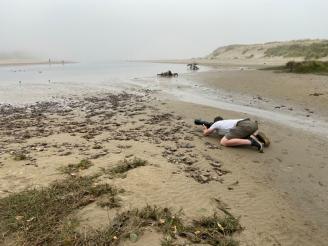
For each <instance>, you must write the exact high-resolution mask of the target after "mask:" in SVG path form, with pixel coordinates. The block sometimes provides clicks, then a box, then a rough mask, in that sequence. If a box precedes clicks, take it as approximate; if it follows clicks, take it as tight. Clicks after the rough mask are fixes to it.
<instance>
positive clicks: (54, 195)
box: [0, 176, 242, 246]
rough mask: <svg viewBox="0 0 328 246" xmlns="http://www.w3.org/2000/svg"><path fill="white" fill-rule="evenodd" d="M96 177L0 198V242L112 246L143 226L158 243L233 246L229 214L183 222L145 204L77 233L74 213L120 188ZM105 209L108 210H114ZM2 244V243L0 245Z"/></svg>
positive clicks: (235, 225)
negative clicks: (151, 230)
mask: <svg viewBox="0 0 328 246" xmlns="http://www.w3.org/2000/svg"><path fill="white" fill-rule="evenodd" d="M96 179H97V177H96V176H86V177H74V178H69V179H65V180H61V181H57V182H55V183H53V184H51V185H50V186H49V187H47V188H42V189H29V190H25V191H22V192H19V193H14V194H11V195H9V196H8V197H5V198H2V199H0V219H1V220H0V233H1V237H0V243H3V244H5V243H8V240H9V243H12V242H15V245H118V244H119V243H121V242H122V241H124V240H133V241H136V240H138V239H139V238H140V237H141V236H142V234H143V232H144V230H145V229H146V228H150V227H152V228H154V229H155V230H157V231H158V232H159V233H161V234H162V235H163V240H162V245H176V244H175V242H176V240H178V239H179V238H180V239H185V240H187V241H189V242H191V243H201V244H209V245H226V246H227V245H230V246H235V245H238V242H237V241H235V240H234V239H233V237H232V236H233V234H234V233H235V232H238V231H241V230H242V227H241V226H240V224H239V219H236V218H234V217H233V216H232V215H230V214H225V216H224V217H219V216H218V215H217V214H216V213H214V214H213V216H208V217H202V218H200V219H195V220H193V221H192V222H191V223H189V224H186V223H185V222H184V221H183V219H182V215H183V213H182V211H181V210H180V211H178V212H176V213H174V212H173V211H172V209H169V208H161V207H157V206H150V205H146V206H145V207H143V208H139V209H137V208H135V209H131V210H127V211H124V212H121V213H119V214H117V215H116V216H115V217H114V218H113V219H110V221H109V222H108V225H107V226H104V227H102V228H99V229H91V228H90V229H88V231H87V232H84V233H83V234H81V233H79V232H78V231H77V227H78V226H79V220H78V218H77V217H76V215H75V214H76V212H77V211H78V210H79V209H81V208H83V207H85V206H87V205H88V204H90V203H93V202H95V201H96V199H97V198H101V197H102V196H103V195H107V196H109V197H111V198H113V200H114V201H115V199H116V196H117V194H119V193H120V190H118V189H116V188H113V187H112V186H109V185H108V184H96ZM113 205H114V206H108V207H110V208H112V207H115V206H116V204H115V203H114V204H113ZM6 240H7V241H6Z"/></svg>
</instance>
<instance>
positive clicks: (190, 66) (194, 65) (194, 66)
mask: <svg viewBox="0 0 328 246" xmlns="http://www.w3.org/2000/svg"><path fill="white" fill-rule="evenodd" d="M187 66H188V68H189V69H190V70H198V69H199V67H198V64H197V63H190V64H188V65H187Z"/></svg>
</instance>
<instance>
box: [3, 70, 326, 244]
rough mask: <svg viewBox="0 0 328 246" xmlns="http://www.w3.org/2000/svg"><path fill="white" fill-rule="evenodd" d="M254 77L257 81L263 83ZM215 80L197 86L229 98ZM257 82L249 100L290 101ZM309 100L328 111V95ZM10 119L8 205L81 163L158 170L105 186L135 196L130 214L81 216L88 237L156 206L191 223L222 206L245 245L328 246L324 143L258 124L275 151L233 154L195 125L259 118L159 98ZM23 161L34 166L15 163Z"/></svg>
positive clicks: (47, 106) (66, 106) (13, 112)
mask: <svg viewBox="0 0 328 246" xmlns="http://www.w3.org/2000/svg"><path fill="white" fill-rule="evenodd" d="M241 72H243V71H241ZM247 72H250V75H249V76H255V75H253V73H256V72H254V71H247ZM259 73H260V74H261V76H263V77H264V78H267V77H266V76H268V77H270V76H272V77H274V74H272V75H270V74H271V72H268V73H267V75H265V74H263V75H262V72H259ZM263 73H264V72H263ZM209 74H210V75H209ZM208 76H210V77H208ZM213 76H221V73H219V74H217V72H207V74H196V75H193V76H192V77H189V79H191V80H194V81H199V82H201V83H206V84H207V85H208V86H210V87H213V88H217V87H220V88H221V82H220V81H221V80H219V79H217V78H216V77H213ZM231 76H232V78H234V77H233V76H239V77H238V78H243V79H245V81H247V78H248V77H247V76H245V74H243V75H241V74H240V75H239V72H237V73H232V74H226V77H225V79H224V80H223V81H226V80H227V79H228V78H230V77H231ZM279 76H280V75H279ZM281 76H283V75H281ZM320 78H321V77H320ZM234 80H235V81H239V79H238V80H237V79H234ZM248 81H249V82H247V84H249V85H246V82H245V84H242V82H240V83H241V85H240V86H241V91H242V92H243V93H245V94H246V93H248V94H249V95H259V94H260V92H261V94H260V95H261V96H262V97H266V98H270V100H271V99H272V100H273V99H275V100H276V99H279V100H280V98H279V97H278V98H276V95H280V93H278V92H277V94H275V93H272V94H271V93H270V91H271V90H270V87H269V86H270V83H269V82H268V80H266V82H264V83H266V85H267V86H264V87H265V88H267V87H268V88H267V91H265V90H264V89H263V90H260V91H256V88H257V87H256V86H255V84H256V83H254V85H253V84H252V82H251V81H253V79H252V77H250V79H249V80H248ZM296 81H297V79H295V83H296ZM231 83H232V82H230V84H231ZM292 83H293V82H292ZM304 83H305V82H304ZM315 83H318V85H315V87H313V88H311V90H309V89H306V88H307V87H305V88H304V92H306V93H314V92H319V91H318V90H319V89H320V91H322V92H325V88H326V87H324V85H323V82H315ZM315 83H314V84H315ZM286 84H287V82H286ZM321 85H323V87H319V86H321ZM224 86H226V87H224ZM279 87H280V88H281V85H280V86H279ZM222 88H224V89H226V90H228V89H230V88H235V90H236V92H237V89H238V85H232V84H231V87H230V86H229V83H228V82H227V84H224V82H222ZM322 88H323V89H322ZM282 89H283V90H282V91H284V88H282ZM312 89H313V90H312ZM314 89H316V90H314ZM231 90H232V91H231V93H233V92H235V91H234V90H233V89H231ZM295 91H297V90H295ZM253 93H254V94H253ZM283 95H285V96H287V93H286V94H283ZM288 95H289V97H290V98H291V99H290V100H287V98H286V101H287V103H289V102H290V101H291V103H290V105H294V104H295V105H297V104H298V100H299V101H301V100H302V96H301V95H302V94H300V95H299V97H298V96H295V99H293V98H294V97H293V95H290V94H288ZM308 97H309V98H315V99H318V100H323V103H324V102H325V101H324V100H325V98H326V94H324V95H323V96H322V97H321V95H320V96H308ZM281 100H282V99H281ZM270 102H271V101H270ZM287 103H286V104H287ZM304 103H307V104H306V105H307V106H309V107H310V106H311V107H313V108H314V110H315V111H314V112H315V113H317V114H320V115H321V116H322V117H325V116H326V115H325V114H324V113H322V114H321V111H320V110H321V108H320V107H321V106H322V105H321V106H320V105H319V106H318V107H316V105H317V104H314V103H313V104H312V102H311V100H310V99H309V100H308V101H307V99H305V102H304ZM269 104H270V103H268V105H269ZM288 105H289V104H288ZM311 109H312V108H311ZM276 110H278V109H276ZM0 113H1V125H2V127H1V130H0V136H1V141H0V146H1V152H0V179H1V180H2V182H1V184H0V196H1V197H5V196H8V194H11V193H13V192H19V191H21V190H23V189H25V188H29V187H35V186H37V187H40V186H47V185H49V184H50V183H51V182H52V181H54V180H57V179H60V178H62V177H63V175H62V174H60V172H59V171H58V167H60V166H66V165H68V164H70V163H76V162H79V161H80V160H81V159H90V160H91V162H92V163H93V166H92V167H91V168H89V169H87V170H81V171H80V172H79V174H78V175H88V174H94V173H98V172H99V170H100V168H101V167H105V168H107V167H112V166H115V165H116V163H117V162H118V161H120V160H122V159H124V158H133V157H138V158H142V159H145V160H147V161H148V162H149V164H148V165H146V166H144V167H139V168H136V169H134V170H131V171H129V172H128V174H127V177H126V178H115V179H108V178H106V177H105V176H103V177H101V179H102V181H103V182H106V183H109V184H114V185H116V186H118V187H120V188H124V189H125V190H126V192H124V193H122V195H121V199H122V207H121V208H118V209H112V210H110V211H109V212H108V210H106V209H104V208H101V207H99V206H97V205H96V203H92V204H90V205H88V206H87V207H85V208H82V209H81V210H80V211H79V212H78V218H79V219H80V221H81V223H80V226H81V227H83V228H88V227H92V228H97V227H101V226H103V225H105V224H106V223H108V219H104V218H110V217H111V216H113V215H114V214H115V213H117V212H118V211H122V210H127V209H131V208H136V207H137V208H138V207H142V206H144V205H146V204H150V205H158V206H161V207H172V208H173V209H175V210H179V209H181V208H182V209H183V211H184V213H185V216H186V218H187V219H190V220H191V219H193V218H199V217H201V216H205V215H209V214H211V213H212V212H213V211H215V207H216V204H215V202H214V201H213V199H214V198H217V199H219V200H221V201H222V202H224V203H226V204H227V206H228V207H229V208H230V209H229V211H231V212H232V213H233V214H234V215H235V216H240V217H241V225H242V226H243V227H244V228H245V229H244V230H243V232H241V233H240V235H237V236H236V237H237V239H238V240H239V241H240V244H241V245H325V243H326V241H327V235H326V228H327V226H328V220H327V218H328V211H327V207H328V206H327V205H328V197H327V195H326V194H327V193H328V184H327V182H326V180H327V176H328V167H327V165H326V163H327V162H326V160H327V158H328V153H327V151H326V150H327V147H328V146H327V145H328V144H327V139H326V138H324V137H323V138H320V137H317V136H314V135H313V134H311V133H308V132H305V131H300V130H298V129H295V128H293V127H288V126H283V125H281V124H275V123H273V122H272V121H270V120H267V119H263V118H261V117H260V115H259V116H257V117H256V116H254V115H250V117H252V118H255V119H257V120H259V122H260V128H261V129H262V130H263V131H264V132H266V133H268V135H269V136H270V138H271V140H272V145H271V146H270V147H269V148H267V149H265V153H264V154H260V153H258V152H257V151H255V150H254V149H251V148H224V147H222V146H219V144H218V140H217V138H216V137H206V138H204V137H203V136H202V132H201V128H199V127H197V126H194V125H193V119H195V118H199V117H202V118H205V119H212V118H213V117H214V116H217V115H222V116H224V117H225V118H230V117H236V118H240V116H241V115H243V116H245V117H246V116H249V115H247V114H244V113H238V112H231V111H225V110H223V109H218V108H214V107H208V106H201V105H197V104H191V103H184V102H181V101H176V100H168V99H167V98H166V96H165V95H162V94H161V93H159V92H154V91H149V90H140V91H137V92H136V94H125V93H123V94H113V93H103V94H94V95H89V96H87V97H71V98H64V99H62V100H60V101H59V102H58V103H56V102H44V103H37V104H34V105H30V106H23V107H13V106H8V105H3V106H2V107H1V110H0ZM20 154H23V155H24V156H25V157H26V159H25V160H14V157H15V156H17V155H20ZM74 175H76V174H74ZM160 240H161V235H158V233H156V232H152V231H147V232H146V233H145V235H144V237H141V238H140V240H139V241H138V242H137V243H135V244H133V245H147V244H148V245H160ZM127 243H129V242H124V243H123V244H122V245H127Z"/></svg>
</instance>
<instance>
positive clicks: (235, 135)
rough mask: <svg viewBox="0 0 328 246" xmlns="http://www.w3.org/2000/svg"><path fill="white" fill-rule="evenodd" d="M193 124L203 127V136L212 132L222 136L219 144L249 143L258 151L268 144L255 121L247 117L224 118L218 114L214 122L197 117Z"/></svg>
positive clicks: (237, 144) (239, 144)
mask: <svg viewBox="0 0 328 246" xmlns="http://www.w3.org/2000/svg"><path fill="white" fill-rule="evenodd" d="M195 124H196V125H202V126H203V127H204V129H203V134H204V136H208V135H210V134H211V133H213V132H217V133H218V134H219V135H221V136H223V137H222V138H221V140H220V144H222V145H223V146H227V147H233V146H242V145H249V146H254V147H256V148H257V150H258V151H259V152H261V153H263V147H264V146H269V144H270V141H269V139H268V138H267V137H266V136H265V134H264V133H263V132H259V131H258V123H257V121H252V120H250V119H249V118H246V119H228V120H224V119H223V118H222V117H220V116H218V117H216V118H214V122H207V121H203V120H199V119H197V120H195Z"/></svg>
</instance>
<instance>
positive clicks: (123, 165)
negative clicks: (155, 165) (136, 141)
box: [101, 157, 147, 178]
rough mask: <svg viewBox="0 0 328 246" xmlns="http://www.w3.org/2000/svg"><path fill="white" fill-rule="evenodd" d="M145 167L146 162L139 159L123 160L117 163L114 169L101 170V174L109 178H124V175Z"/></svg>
mask: <svg viewBox="0 0 328 246" xmlns="http://www.w3.org/2000/svg"><path fill="white" fill-rule="evenodd" d="M145 165H147V161H146V160H143V159H140V158H136V157H135V158H133V159H126V158H125V159H124V160H123V161H119V162H118V164H117V165H116V166H115V167H112V168H107V169H106V168H101V172H102V173H104V174H107V175H108V177H109V178H118V177H119V178H125V177H126V173H127V172H128V171H130V170H132V169H135V168H137V167H141V166H145Z"/></svg>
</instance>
